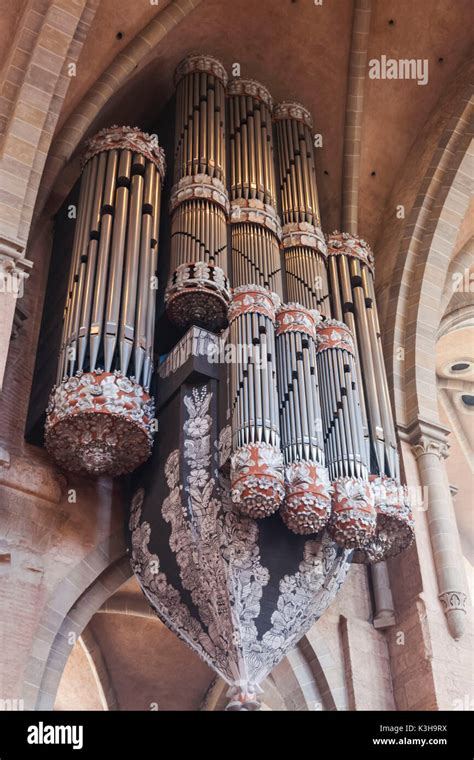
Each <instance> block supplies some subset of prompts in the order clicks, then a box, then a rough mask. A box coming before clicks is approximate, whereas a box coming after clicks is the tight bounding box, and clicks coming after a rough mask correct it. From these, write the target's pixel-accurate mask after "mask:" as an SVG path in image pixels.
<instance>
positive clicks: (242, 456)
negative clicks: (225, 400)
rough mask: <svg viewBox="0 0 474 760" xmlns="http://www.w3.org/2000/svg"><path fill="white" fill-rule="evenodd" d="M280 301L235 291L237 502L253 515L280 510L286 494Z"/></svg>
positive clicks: (260, 291)
mask: <svg viewBox="0 0 474 760" xmlns="http://www.w3.org/2000/svg"><path fill="white" fill-rule="evenodd" d="M275 303H277V304H278V303H279V299H278V296H276V295H275V294H271V293H270V292H269V291H268V290H266V289H265V288H262V287H261V286H259V285H245V286H242V287H239V288H236V289H235V290H234V292H233V296H232V301H231V305H230V308H229V340H230V346H231V347H232V349H233V350H234V352H235V360H234V361H233V362H232V363H231V364H230V408H231V424H232V451H233V454H232V457H231V486H232V499H233V501H234V502H235V503H236V505H238V506H239V509H240V510H241V511H242V512H244V513H245V514H247V515H249V516H250V517H266V516H268V515H271V514H272V513H273V512H275V511H276V510H277V509H278V507H279V506H280V503H281V502H282V500H283V497H284V495H285V491H284V475H283V456H282V453H281V449H280V424H279V413H278V395H277V386H276V351H275Z"/></svg>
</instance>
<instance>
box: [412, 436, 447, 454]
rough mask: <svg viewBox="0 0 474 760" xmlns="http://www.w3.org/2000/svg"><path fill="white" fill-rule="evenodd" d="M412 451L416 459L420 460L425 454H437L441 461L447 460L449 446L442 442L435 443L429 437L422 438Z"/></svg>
mask: <svg viewBox="0 0 474 760" xmlns="http://www.w3.org/2000/svg"><path fill="white" fill-rule="evenodd" d="M412 451H413V454H414V455H415V459H419V457H421V456H423V455H424V454H436V456H437V457H439V459H446V458H447V457H448V453H449V444H448V443H446V442H444V443H443V442H442V441H434V440H433V439H432V438H429V437H428V436H422V437H421V438H420V440H419V442H418V443H416V444H415V445H414V446H412Z"/></svg>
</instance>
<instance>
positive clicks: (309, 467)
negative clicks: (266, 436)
mask: <svg viewBox="0 0 474 760" xmlns="http://www.w3.org/2000/svg"><path fill="white" fill-rule="evenodd" d="M319 319H320V316H319V314H318V312H314V311H313V312H312V311H309V310H308V309H305V308H304V307H303V306H300V305H299V304H285V305H284V306H282V308H281V309H279V310H278V311H277V315H276V348H277V362H278V396H279V407H280V428H281V439H282V451H283V456H284V460H285V481H286V499H285V503H284V504H283V505H282V507H281V509H280V514H281V516H282V518H283V520H284V522H285V524H286V525H287V526H288V527H289V528H290V529H291V530H293V531H294V532H295V533H302V534H305V533H317V532H318V531H319V530H321V529H322V528H323V527H324V526H325V525H326V523H327V522H328V520H329V517H330V514H331V486H330V482H329V477H328V472H327V469H326V466H325V453H324V440H323V429H322V419H321V408H320V398H319V387H318V386H319V379H318V370H317V363H316V325H317V323H318V321H319Z"/></svg>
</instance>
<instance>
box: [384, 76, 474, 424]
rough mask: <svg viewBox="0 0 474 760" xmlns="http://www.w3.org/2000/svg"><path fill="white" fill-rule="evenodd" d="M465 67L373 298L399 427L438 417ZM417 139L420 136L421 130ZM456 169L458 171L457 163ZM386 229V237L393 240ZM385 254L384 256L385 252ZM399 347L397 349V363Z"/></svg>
mask: <svg viewBox="0 0 474 760" xmlns="http://www.w3.org/2000/svg"><path fill="white" fill-rule="evenodd" d="M468 73H469V70H467V71H466V70H465V69H464V68H463V69H462V71H461V72H460V73H459V76H458V80H457V82H456V86H454V87H453V96H452V99H451V102H450V109H449V110H450V113H451V118H449V119H447V123H446V125H445V127H444V129H443V130H442V132H441V134H440V135H439V137H438V139H437V141H436V143H435V146H434V152H433V153H432V154H431V158H430V160H426V157H425V158H424V161H425V163H427V167H426V169H425V171H424V174H423V176H422V177H421V179H420V178H419V180H420V182H419V184H418V193H417V195H416V197H415V198H414V201H413V206H412V210H411V213H410V214H409V216H408V218H407V219H406V223H405V225H404V226H403V228H402V231H400V232H398V233H397V235H398V237H399V239H398V240H397V241H396V246H397V247H396V248H395V247H392V249H391V250H392V253H393V254H394V256H392V260H389V261H387V262H386V264H387V266H386V271H389V270H390V275H389V278H390V280H389V281H388V282H387V276H386V278H385V279H386V282H385V286H383V287H382V294H383V298H382V299H381V300H384V301H385V306H386V309H385V314H384V315H383V316H382V319H383V323H384V325H385V331H384V336H385V348H386V350H387V372H388V375H389V379H390V380H391V384H392V392H393V395H394V401H395V404H394V406H395V416H396V420H397V423H398V424H401V425H410V424H412V423H414V422H415V421H416V419H417V418H418V417H423V418H428V419H430V420H432V421H437V419H438V417H437V409H436V374H435V371H434V362H433V356H434V345H435V341H436V330H437V327H438V323H439V319H438V310H439V304H440V301H441V298H442V294H443V286H444V282H445V276H446V275H445V273H446V271H447V270H448V267H449V262H450V257H451V254H452V249H453V246H454V243H455V239H456V235H457V229H456V225H455V224H453V223H452V221H450V222H448V224H446V220H447V219H449V217H450V216H452V214H453V212H454V214H455V215H456V217H457V220H458V221H459V222H460V221H462V217H463V215H464V213H465V211H466V209H467V207H468V202H469V199H468V194H467V192H466V191H465V189H464V190H462V189H461V196H462V198H461V199H459V198H457V195H458V191H457V189H455V190H454V191H453V194H452V195H451V196H449V191H450V189H451V187H452V186H453V184H454V182H455V178H456V175H457V174H458V171H459V170H460V167H461V164H462V162H463V159H464V158H465V155H466V152H467V150H468V148H469V143H470V141H471V134H470V120H471V118H472V112H473V104H472V102H471V101H470V99H469V95H468V89H467V84H466V78H467V75H468ZM453 99H454V102H453ZM427 131H429V129H428V130H427ZM432 131H435V132H436V131H438V132H439V124H438V123H437V122H435V123H434V124H433V125H432ZM424 139H425V141H426V140H427V138H426V136H424ZM418 153H420V154H421V153H422V151H421V149H420V146H419V145H415V146H414V148H413V153H412V155H414V156H416V155H417V154H418ZM408 163H410V162H408ZM412 171H413V169H412V167H409V168H408V169H407V177H406V178H405V180H400V182H399V183H398V185H397V187H396V188H395V189H394V192H393V194H392V201H390V202H393V198H396V197H397V193H402V188H403V185H404V181H405V182H406V184H407V185H409V184H410V185H411V186H412V185H413V183H414V179H413V176H408V175H410V173H411V172H412ZM461 173H462V174H464V173H465V169H464V170H461ZM459 179H460V177H459ZM461 186H462V181H461V182H460V184H459V187H460V188H461ZM407 192H408V191H407ZM448 196H449V200H448ZM455 198H457V200H458V201H459V200H460V206H459V207H458V208H457V209H456V210H454V207H453V205H452V203H453V201H454V199H455ZM393 205H394V204H393ZM454 205H456V202H454ZM388 235H389V233H387V242H388V243H389V244H390V242H392V243H393V241H390V240H389V238H388ZM381 242H382V245H381V246H380V247H382V248H383V247H385V246H384V242H385V241H384V240H383V239H382V241H381ZM384 253H385V252H384ZM385 256H386V259H389V257H390V250H389V251H388V255H387V254H385ZM384 263H385V262H384ZM384 291H385V292H384ZM401 348H402V349H404V356H403V360H402V361H400V353H399V352H400V349H401Z"/></svg>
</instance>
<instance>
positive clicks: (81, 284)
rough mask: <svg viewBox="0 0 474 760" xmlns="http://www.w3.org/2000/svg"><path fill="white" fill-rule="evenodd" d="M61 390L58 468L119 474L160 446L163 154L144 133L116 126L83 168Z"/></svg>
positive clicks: (51, 422) (55, 395) (54, 431)
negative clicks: (157, 331) (155, 441)
mask: <svg viewBox="0 0 474 760" xmlns="http://www.w3.org/2000/svg"><path fill="white" fill-rule="evenodd" d="M82 164H83V172H82V177H81V188H80V192H79V203H78V213H77V220H76V229H75V236H74V243H73V251H72V261H71V269H70V274H69V283H68V291H67V298H66V305H65V310H64V320H63V334H62V340H61V347H60V354H59V360H58V374H57V385H56V387H55V388H54V389H53V392H52V394H51V398H50V403H49V406H48V413H47V421H46V428H45V442H46V446H47V448H48V450H49V451H50V453H51V454H52V455H53V457H54V458H55V459H56V461H57V462H58V464H60V465H61V466H64V467H66V468H67V469H70V470H73V471H79V472H84V471H85V472H91V473H94V474H105V473H107V474H121V473H123V472H129V471H131V470H133V469H135V467H137V466H138V465H139V464H141V463H142V462H143V461H144V460H145V459H146V458H147V457H148V455H149V453H150V450H151V443H152V430H151V421H152V418H153V401H152V398H151V397H150V394H149V386H150V380H151V372H152V363H153V335H154V314H155V297H156V287H155V288H154V287H153V286H154V283H153V279H152V278H153V275H154V274H155V270H156V254H157V244H158V220H159V213H160V201H161V186H162V181H163V176H164V172H165V163H164V154H163V151H162V149H161V148H160V147H159V146H158V143H157V141H156V138H155V137H150V136H149V135H147V134H145V133H143V132H141V131H140V130H139V129H138V128H133V129H132V128H130V127H111V128H110V129H104V130H102V131H101V132H99V133H98V134H97V135H96V136H95V137H93V138H92V139H91V140H89V142H88V144H87V148H86V151H85V153H84V156H83V159H82Z"/></svg>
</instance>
